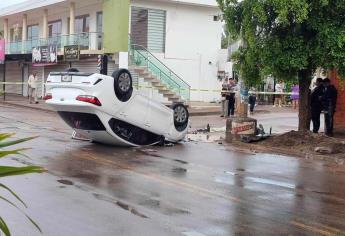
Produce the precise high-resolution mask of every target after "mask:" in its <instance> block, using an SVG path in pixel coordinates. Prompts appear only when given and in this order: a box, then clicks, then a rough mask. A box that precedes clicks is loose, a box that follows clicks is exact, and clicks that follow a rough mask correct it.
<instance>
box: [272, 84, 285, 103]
mask: <svg viewBox="0 0 345 236" xmlns="http://www.w3.org/2000/svg"><path fill="white" fill-rule="evenodd" d="M275 90H276V91H275V92H276V93H280V94H276V97H275V99H274V105H273V106H274V107H276V106H279V107H282V96H283V94H282V93H283V85H282V82H281V81H279V82H278V83H277V84H276V86H275Z"/></svg>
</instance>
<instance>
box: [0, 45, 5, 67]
mask: <svg viewBox="0 0 345 236" xmlns="http://www.w3.org/2000/svg"><path fill="white" fill-rule="evenodd" d="M4 62H5V39H0V64H4Z"/></svg>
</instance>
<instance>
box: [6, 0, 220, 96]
mask: <svg viewBox="0 0 345 236" xmlns="http://www.w3.org/2000/svg"><path fill="white" fill-rule="evenodd" d="M103 8H104V2H103V1H102V0H73V1H68V0H45V1H38V0H37V1H35V0H31V1H28V2H24V3H22V4H17V5H14V6H12V7H10V8H6V9H2V10H0V17H1V19H2V21H3V30H4V32H3V35H4V38H5V40H6V71H8V73H7V76H6V82H11V81H13V82H25V81H26V80H27V76H28V74H29V73H30V71H32V70H39V72H40V73H39V74H40V76H41V77H42V78H41V79H42V84H43V82H44V79H45V78H46V77H47V75H48V73H49V72H50V71H54V70H58V71H59V70H63V69H65V68H66V67H68V66H69V63H67V62H65V61H64V59H63V45H65V46H66V43H67V44H68V43H69V44H80V49H81V51H80V54H81V57H80V61H78V62H72V63H71V64H72V67H77V68H79V69H80V70H89V71H93V72H97V56H98V55H100V54H105V53H108V54H109V55H110V60H109V64H108V73H111V72H112V70H115V69H117V68H118V67H119V64H121V66H122V65H123V63H121V62H120V61H119V60H120V58H121V57H119V56H118V55H119V52H116V51H112V52H111V53H109V51H107V50H105V49H104V44H103V39H104V37H106V35H105V34H107V33H108V32H106V31H104V24H105V22H104V18H103ZM220 14H221V12H220V10H219V8H218V6H217V3H216V1H215V0H183V1H177V0H132V1H130V2H129V13H128V16H129V17H128V21H129V22H128V34H129V35H131V36H130V40H131V42H132V43H136V44H139V45H141V44H143V45H142V46H144V47H145V48H147V49H148V51H150V52H151V53H152V54H153V55H155V56H156V57H157V58H158V59H159V60H160V61H161V62H162V63H163V64H165V65H166V66H167V67H169V68H170V69H171V70H172V71H173V72H175V73H176V74H177V75H178V76H179V77H180V78H182V79H183V80H184V81H185V82H187V83H188V84H189V85H190V89H191V91H190V100H191V101H214V100H217V99H219V92H217V91H215V90H218V89H219V87H220V82H219V80H218V78H217V74H218V70H219V68H220V64H222V63H224V62H221V61H219V60H223V59H222V58H223V57H220V56H219V52H220V49H221V36H222V22H221V21H220V17H219V16H220ZM71 19H72V20H71ZM107 21H109V19H108V20H107ZM113 21H114V22H116V21H117V18H116V14H114V18H113ZM110 23H111V22H110ZM108 24H109V22H108ZM114 27H116V26H114ZM71 35H74V36H73V37H74V38H73V40H72V41H73V42H71V40H70V38H71ZM123 37H124V38H125V40H127V39H128V35H123ZM66 38H67V39H66ZM42 40H43V41H45V42H54V41H56V42H55V43H57V44H58V54H59V57H58V61H59V63H58V64H57V65H50V66H44V67H42V68H38V67H37V68H36V67H35V68H33V67H32V64H31V61H30V60H31V59H30V58H31V57H30V54H31V49H32V47H33V46H35V44H39V43H42ZM24 42H25V43H24ZM114 43H115V42H114ZM62 44H63V45H62ZM17 69H18V70H17ZM0 70H1V69H0ZM18 71H19V72H20V73H19V72H18ZM10 88H11V86H10V85H8V89H6V91H9V92H11V89H10ZM25 91H26V88H25V85H23V86H22V87H21V88H20V87H19V86H17V85H16V86H13V89H12V92H13V93H18V94H23V95H25ZM42 93H43V90H42Z"/></svg>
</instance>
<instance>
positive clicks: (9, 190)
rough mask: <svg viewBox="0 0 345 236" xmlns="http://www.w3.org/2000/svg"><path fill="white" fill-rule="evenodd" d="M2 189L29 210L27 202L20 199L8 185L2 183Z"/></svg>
mask: <svg viewBox="0 0 345 236" xmlns="http://www.w3.org/2000/svg"><path fill="white" fill-rule="evenodd" d="M0 187H1V188H3V189H6V190H7V191H8V192H10V193H11V194H12V195H13V196H14V197H15V198H16V199H17V200H18V201H20V202H21V203H22V204H23V205H24V207H25V208H27V206H26V204H25V202H24V201H23V200H22V199H20V197H19V196H18V195H17V194H16V193H15V192H13V191H12V190H11V189H10V188H9V187H7V186H6V185H4V184H2V183H0Z"/></svg>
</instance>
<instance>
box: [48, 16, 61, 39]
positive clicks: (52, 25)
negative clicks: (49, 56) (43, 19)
mask: <svg viewBox="0 0 345 236" xmlns="http://www.w3.org/2000/svg"><path fill="white" fill-rule="evenodd" d="M61 27H62V22H61V20H58V21H51V22H49V23H48V35H49V37H53V36H59V35H61Z"/></svg>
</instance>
